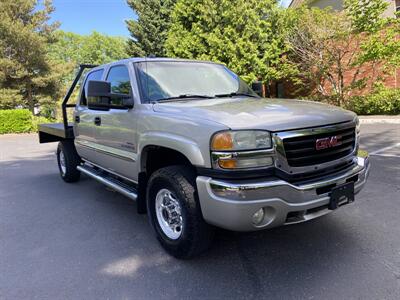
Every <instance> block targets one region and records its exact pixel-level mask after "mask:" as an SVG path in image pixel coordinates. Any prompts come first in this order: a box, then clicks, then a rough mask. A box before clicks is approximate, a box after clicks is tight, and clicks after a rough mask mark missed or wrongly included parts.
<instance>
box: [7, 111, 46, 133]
mask: <svg viewBox="0 0 400 300" xmlns="http://www.w3.org/2000/svg"><path fill="white" fill-rule="evenodd" d="M49 122H51V120H48V119H46V118H44V117H36V116H33V115H32V113H31V112H30V111H29V110H27V109H8V110H0V134H5V133H26V132H35V131H37V126H38V124H41V123H49Z"/></svg>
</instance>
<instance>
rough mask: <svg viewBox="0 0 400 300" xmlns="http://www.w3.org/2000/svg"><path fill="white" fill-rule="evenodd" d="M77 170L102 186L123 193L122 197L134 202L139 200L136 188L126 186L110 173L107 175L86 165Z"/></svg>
mask: <svg viewBox="0 0 400 300" xmlns="http://www.w3.org/2000/svg"><path fill="white" fill-rule="evenodd" d="M76 168H77V169H78V170H79V171H81V172H82V173H84V174H86V175H88V176H89V177H92V178H93V179H95V180H97V181H98V182H101V183H102V184H104V185H106V186H108V187H109V188H111V189H113V190H115V191H117V192H119V193H121V194H122V195H124V196H126V197H128V198H130V199H132V200H136V199H137V191H136V189H135V188H134V187H132V186H130V185H128V184H126V183H125V182H122V181H120V180H118V179H117V178H115V177H113V176H111V175H110V174H109V173H107V172H105V171H103V170H96V169H94V168H92V167H89V166H85V165H82V166H78V167H76Z"/></svg>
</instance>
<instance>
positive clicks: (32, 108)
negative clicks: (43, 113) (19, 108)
mask: <svg viewBox="0 0 400 300" xmlns="http://www.w3.org/2000/svg"><path fill="white" fill-rule="evenodd" d="M26 100H27V102H28V108H29V110H30V111H31V113H32V115H34V114H35V103H34V101H33V95H32V86H31V85H30V83H28V84H27V86H26Z"/></svg>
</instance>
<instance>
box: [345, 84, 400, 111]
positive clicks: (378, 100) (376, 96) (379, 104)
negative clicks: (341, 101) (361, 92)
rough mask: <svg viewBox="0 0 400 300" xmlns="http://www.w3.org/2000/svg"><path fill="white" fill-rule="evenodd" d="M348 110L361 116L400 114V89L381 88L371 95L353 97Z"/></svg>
mask: <svg viewBox="0 0 400 300" xmlns="http://www.w3.org/2000/svg"><path fill="white" fill-rule="evenodd" d="M347 109H350V110H352V111H354V112H355V113H357V114H360V115H397V114H400V89H387V88H379V89H377V90H375V91H374V92H373V93H371V94H369V95H365V96H353V97H351V98H350V100H349V102H348V104H347Z"/></svg>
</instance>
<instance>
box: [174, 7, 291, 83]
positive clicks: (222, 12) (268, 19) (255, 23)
mask: <svg viewBox="0 0 400 300" xmlns="http://www.w3.org/2000/svg"><path fill="white" fill-rule="evenodd" d="M290 20H291V18H290V11H286V10H284V9H283V8H281V7H280V6H279V4H278V1H276V0H236V1H231V0H198V1H192V0H179V1H178V2H177V4H176V6H175V9H174V12H173V15H172V24H171V27H170V30H169V35H168V39H167V41H166V49H167V53H168V55H170V56H175V57H182V58H190V59H204V60H212V61H219V62H222V63H224V64H226V65H227V66H228V67H229V68H230V69H232V70H233V71H234V72H236V73H237V74H239V75H240V76H241V77H242V78H243V79H245V80H247V81H249V82H251V81H255V80H262V81H263V82H264V83H266V84H267V87H268V85H269V83H270V81H271V80H277V79H281V78H286V77H289V76H290V74H291V73H294V72H295V70H294V69H293V68H292V67H291V66H290V65H289V64H287V63H286V61H285V57H284V53H285V52H286V51H287V50H288V48H287V43H286V32H287V31H288V28H289V27H290V26H289V23H290Z"/></svg>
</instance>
